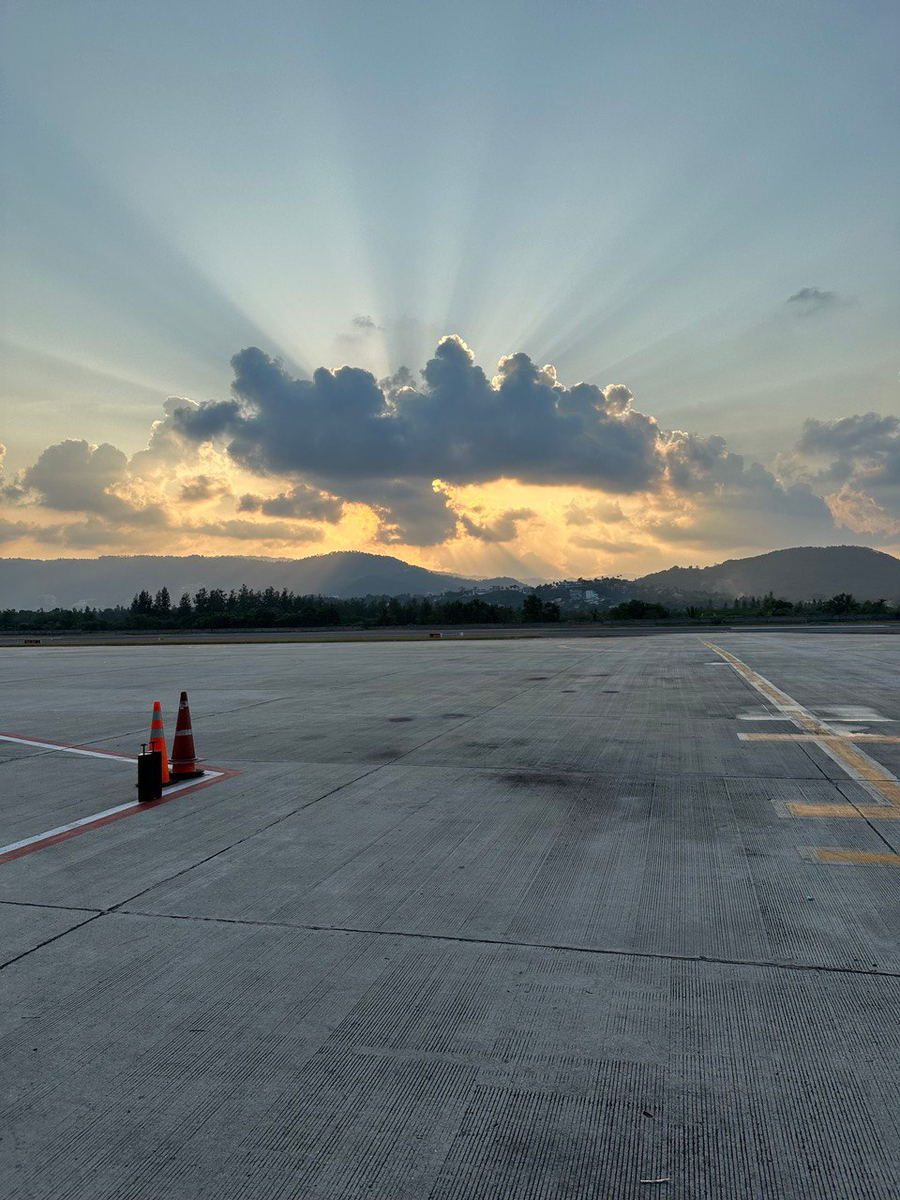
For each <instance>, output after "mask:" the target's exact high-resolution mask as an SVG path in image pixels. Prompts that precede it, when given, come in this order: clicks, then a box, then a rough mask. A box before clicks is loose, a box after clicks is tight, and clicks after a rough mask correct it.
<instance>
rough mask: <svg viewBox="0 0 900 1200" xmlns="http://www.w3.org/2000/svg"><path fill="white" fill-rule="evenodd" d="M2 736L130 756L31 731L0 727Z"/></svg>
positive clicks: (119, 756)
mask: <svg viewBox="0 0 900 1200" xmlns="http://www.w3.org/2000/svg"><path fill="white" fill-rule="evenodd" d="M0 733H2V734H3V736H4V737H11V738H22V740H23V741H25V742H46V744H47V745H48V746H59V747H60V749H61V750H96V751H97V752H98V753H100V754H111V755H113V757H115V758H131V759H133V758H134V757H135V756H134V755H133V754H127V753H126V752H125V751H124V750H103V749H101V747H100V746H85V745H84V744H83V743H82V742H58V741H57V740H56V739H55V738H48V737H42V738H36V737H35V736H34V734H33V733H15V732H14V731H13V730H12V729H0Z"/></svg>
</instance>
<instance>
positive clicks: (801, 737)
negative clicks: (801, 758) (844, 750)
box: [738, 733, 900, 742]
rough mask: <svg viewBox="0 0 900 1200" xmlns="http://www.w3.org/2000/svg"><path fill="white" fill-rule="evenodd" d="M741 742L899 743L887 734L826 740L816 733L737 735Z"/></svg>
mask: <svg viewBox="0 0 900 1200" xmlns="http://www.w3.org/2000/svg"><path fill="white" fill-rule="evenodd" d="M738 737H739V738H740V739H741V741H742V742H823V741H827V740H833V741H841V742H900V737H894V736H893V735H892V734H888V733H838V734H830V735H829V736H828V737H827V738H826V737H825V736H824V735H822V736H820V735H819V734H816V733H739V734H738Z"/></svg>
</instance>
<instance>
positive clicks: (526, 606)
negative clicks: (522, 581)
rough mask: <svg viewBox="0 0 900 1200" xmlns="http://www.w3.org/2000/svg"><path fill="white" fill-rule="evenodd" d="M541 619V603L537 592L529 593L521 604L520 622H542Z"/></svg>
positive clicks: (542, 611)
mask: <svg viewBox="0 0 900 1200" xmlns="http://www.w3.org/2000/svg"><path fill="white" fill-rule="evenodd" d="M557 607H558V606H557ZM543 619H544V603H543V601H542V600H541V598H540V596H539V595H538V594H537V592H529V593H528V595H527V596H526V597H525V599H524V600H523V602H522V620H523V621H525V622H526V623H528V622H531V621H542V620H543Z"/></svg>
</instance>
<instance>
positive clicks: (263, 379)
mask: <svg viewBox="0 0 900 1200" xmlns="http://www.w3.org/2000/svg"><path fill="white" fill-rule="evenodd" d="M232 365H233V367H234V371H235V382H234V385H233V392H234V398H233V399H230V400H221V401H209V402H207V403H205V404H201V405H199V406H195V405H190V406H188V405H185V406H184V407H182V408H177V409H175V411H174V412H173V413H172V414H171V416H170V418H169V420H170V421H171V423H172V427H173V429H174V430H176V431H177V432H178V434H180V435H181V436H182V437H184V438H186V439H188V440H189V441H193V442H197V443H199V442H203V441H208V440H218V439H223V440H224V441H225V443H226V444H227V448H228V453H229V455H230V456H231V457H232V459H233V460H234V461H235V462H236V463H238V464H240V465H241V466H243V467H245V468H248V469H250V470H252V471H255V472H258V473H260V474H263V475H273V476H290V475H303V476H304V477H306V478H308V479H311V480H313V481H314V482H315V483H316V485H317V486H318V487H322V488H325V489H327V490H329V491H332V492H336V493H337V494H339V495H340V496H342V497H344V498H345V499H350V500H359V501H363V502H365V503H367V504H370V505H372V506H373V507H374V508H375V509H376V511H378V512H379V513H380V515H381V516H382V519H383V530H382V540H385V541H388V542H391V541H396V542H401V541H402V542H407V543H419V544H427V543H429V542H434V541H439V540H442V539H443V538H445V537H447V536H450V534H451V531H452V530H453V529H454V528H455V525H456V521H457V518H456V516H455V514H454V513H452V511H451V510H450V509H449V508H448V504H447V499H446V497H445V496H444V495H443V494H442V493H439V492H438V493H436V492H435V491H433V489H432V486H431V484H432V481H433V480H435V479H440V480H443V481H446V482H449V483H454V484H467V483H485V482H489V481H492V480H497V479H500V478H509V479H517V480H520V481H521V482H523V483H533V484H565V485H569V486H580V487H586V488H596V489H600V490H604V491H609V492H616V493H620V494H628V493H635V492H660V491H662V490H664V489H672V490H674V491H676V492H678V493H680V494H685V495H687V494H699V495H701V496H702V495H706V496H710V495H712V494H713V493H714V492H716V491H719V492H722V493H723V494H725V493H727V496H728V503H729V504H731V505H733V506H735V507H738V506H741V505H744V506H747V505H749V507H751V508H754V509H757V510H762V511H764V512H766V513H773V514H783V515H791V516H795V517H798V518H803V519H805V520H807V521H809V520H812V521H813V522H819V523H821V524H822V526H823V528H824V527H827V526H830V525H831V524H832V521H831V514H830V512H829V510H828V508H827V505H826V504H825V503H824V501H823V500H822V499H821V497H819V496H817V495H814V494H813V492H812V491H811V490H810V489H809V487H807V486H806V485H805V484H804V483H795V484H793V485H792V486H790V487H787V488H785V487H782V485H781V484H780V483H779V482H778V481H777V480H776V479H775V477H774V476H773V475H772V474H771V473H770V472H768V471H766V470H764V469H763V468H762V467H760V466H758V465H757V464H750V465H749V466H748V465H746V464H745V462H744V459H743V458H742V457H741V456H740V455H738V454H732V453H730V452H729V451H728V449H727V447H726V445H725V442H724V441H723V440H722V439H721V438H717V437H710V438H704V437H699V436H697V435H694V434H686V433H664V432H663V431H662V430H661V429H660V427H659V424H658V423H657V421H656V420H655V419H654V418H653V417H650V416H647V415H645V414H644V413H641V412H639V411H637V410H636V409H635V408H634V407H633V406H632V395H631V392H630V391H629V390H628V388H626V387H624V386H622V385H621V384H613V385H610V386H608V387H606V388H600V387H597V386H596V385H594V384H588V383H579V384H576V385H575V386H573V387H565V386H564V385H563V384H562V383H560V382H559V380H558V379H557V378H556V374H555V372H554V371H553V369H552V368H550V367H543V368H542V367H539V366H537V365H536V364H535V363H534V362H532V360H531V359H530V358H529V357H528V355H526V354H521V353H520V354H513V355H510V356H509V357H508V358H504V359H501V361H500V364H499V367H498V374H497V375H496V376H495V377H494V378H493V379H489V378H488V377H487V375H486V374H485V372H484V371H483V370H482V368H481V367H480V366H478V365H477V364H476V363H475V361H474V356H473V354H472V352H471V350H470V349H469V348H468V347H467V346H466V345H465V343H464V342H463V341H462V340H461V339H459V338H458V337H446V338H444V339H442V341H441V342H440V344H439V345H438V347H437V350H436V352H435V355H434V357H433V358H432V359H431V360H430V361H429V362H428V364H427V366H426V367H425V369H424V370H423V371H422V372H421V378H420V379H416V378H415V377H414V376H413V375H412V374H411V373H410V372H409V371H408V370H406V369H405V368H404V369H401V371H399V372H398V373H397V375H395V376H394V377H393V378H391V379H387V380H382V381H381V382H380V383H379V381H378V380H376V378H375V376H374V375H372V374H371V373H370V372H368V371H364V370H361V369H359V368H356V367H341V368H340V369H338V370H336V371H330V370H327V369H325V368H320V369H319V370H317V371H316V372H315V374H314V375H313V377H312V379H311V380H304V379H294V378H292V377H291V376H290V375H288V374H287V372H286V371H285V370H284V367H283V366H282V364H281V363H280V362H279V361H278V360H277V359H272V358H270V357H269V356H268V355H266V354H264V353H263V351H261V350H259V349H256V348H250V349H247V350H242V351H241V352H240V353H239V354H237V355H235V357H234V358H233V359H232ZM243 503H244V502H242V504H243ZM249 503H250V502H249V501H248V503H247V506H248V507H249ZM267 503H268V505H269V507H267V508H262V506H261V511H264V512H267V513H268V514H269V515H273V516H275V515H280V516H285V515H289V514H288V513H287V511H286V509H288V508H290V507H291V506H292V504H293V499H292V497H291V496H280V497H277V498H276V500H275V501H269V502H267ZM276 510H280V511H276ZM297 515H307V514H305V513H304V514H300V513H298V514H297ZM529 515H530V514H529ZM522 519H524V514H522V513H520V512H519V511H518V510H512V511H510V512H509V513H505V514H503V516H502V517H501V518H500V520H499V522H495V523H494V525H479V524H478V523H477V522H474V521H471V520H469V521H468V522H467V523H465V528H466V529H467V530H468V532H469V533H471V534H473V535H474V536H476V537H481V538H483V539H484V540H501V539H508V538H511V537H512V536H514V534H515V524H516V522H517V521H518V520H522Z"/></svg>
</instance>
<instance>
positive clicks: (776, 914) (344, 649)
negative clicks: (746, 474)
mask: <svg viewBox="0 0 900 1200" xmlns="http://www.w3.org/2000/svg"><path fill="white" fill-rule="evenodd" d="M898 680H900V642H898V641H896V640H895V639H893V638H886V637H882V636H877V635H865V634H860V633H855V634H853V635H848V636H843V635H841V634H838V633H834V632H831V633H829V634H828V635H827V636H822V637H818V636H815V635H810V634H808V633H807V634H798V635H796V636H795V635H792V634H788V633H784V632H780V633H777V634H767V633H761V632H753V633H748V634H741V633H732V632H728V631H723V632H708V633H703V634H702V635H701V636H696V635H694V634H690V633H684V634H672V635H669V636H666V637H659V638H627V637H620V638H610V639H572V640H570V641H568V642H567V641H566V638H565V634H564V633H563V632H562V631H561V633H560V636H559V637H558V638H555V639H553V638H544V639H535V640H523V641H512V640H510V641H496V642H494V641H483V642H471V641H466V640H459V641H451V640H442V641H433V642H414V643H408V644H403V643H382V644H378V643H360V644H352V643H346V644H342V643H335V644H320V645H317V644H291V645H280V646H279V645H256V646H253V645H248V646H213V645H201V646H178V647H172V646H170V647H165V646H161V647H158V648H157V647H122V648H119V647H106V648H103V647H94V648H71V649H54V648H47V647H39V648H38V647H34V648H27V649H24V648H23V649H12V648H11V649H3V650H2V651H0V733H2V735H3V736H2V738H0V963H2V968H0V994H2V997H3V1003H2V1006H0V1043H2V1049H0V1057H2V1097H3V1099H2V1106H3V1114H2V1121H0V1197H2V1200H51V1198H52V1200H107V1198H116V1200H145V1198H146V1200H151V1198H153V1200H159V1198H165V1197H174V1198H177V1200H208V1198H214V1200H244V1198H245V1197H252V1198H259V1200H280V1198H284V1200H287V1198H294V1197H301V1198H305V1197H311V1198H312V1197H334V1198H341V1200H343V1198H351V1197H367V1198H371V1197H384V1198H385V1200H401V1198H409V1200H429V1198H434V1200H437V1198H441V1200H450V1198H451V1197H452V1198H464V1197H485V1198H493V1197H503V1198H508V1200H527V1198H531V1197H535V1198H537V1197H540V1198H542V1200H551V1198H556V1197H579V1198H580V1197H585V1198H588V1197H590V1198H594V1197H597V1198H601V1197H602V1198H606V1197H611V1198H615V1200H618V1198H619V1197H622V1198H630V1197H635V1198H636V1197H654V1198H655V1197H667V1198H671V1197H679V1198H684V1200H694V1198H697V1197H710V1198H712V1200H732V1198H735V1200H736V1198H738V1197H741V1198H743V1197H754V1198H755V1197H761V1198H793V1197H804V1198H807V1197H808V1198H809V1200H812V1198H813V1197H815V1198H816V1200H820V1198H822V1197H825V1198H829V1200H831V1198H841V1197H853V1198H855V1200H875V1198H880V1197H884V1198H888V1197H890V1198H892V1200H893V1198H896V1197H897V1196H898V1195H900V1121H898V1117H900V1101H898V1086H897V1083H898V1077H900V1057H898V1044H900V1025H898V1014H900V935H898V930H900V919H898V918H900V905H898V895H900V819H898V818H900V784H898V782H897V776H898V775H900V692H898ZM182 688H187V690H188V693H189V696H190V702H191V710H192V714H193V727H194V733H195V739H196V742H197V749H198V753H199V754H200V755H201V756H202V757H203V758H204V759H205V760H206V764H207V765H208V766H209V767H212V768H215V769H216V770H223V771H233V772H237V773H236V774H225V775H222V776H218V777H216V778H214V779H213V780H212V782H210V783H209V784H208V786H205V787H202V788H200V789H199V790H191V789H188V790H186V791H185V792H184V793H183V794H180V795H177V796H173V797H172V798H171V799H170V800H167V801H166V802H164V803H162V804H159V805H155V806H151V807H144V808H139V809H137V811H135V810H134V805H133V802H134V799H135V794H136V793H135V788H134V781H135V777H136V776H135V765H134V763H133V762H131V761H129V758H130V757H131V756H133V755H134V754H135V753H136V752H137V751H138V749H139V747H140V743H141V742H142V741H146V740H147V736H148V733H149V726H150V714H151V709H152V703H153V701H154V700H155V699H160V700H161V701H162V703H163V712H164V716H165V721H166V733H167V735H168V739H169V743H170V744H171V739H172V735H173V733H174V727H175V714H176V708H177V701H178V695H179V692H180V691H181V689H182ZM10 738H17V739H19V740H18V741H12V740H9V739H10ZM57 744H61V746H62V747H63V748H57ZM66 746H69V747H81V748H82V749H85V748H86V749H89V750H92V751H94V752H95V753H96V754H97V755H100V757H94V756H93V755H86V754H81V755H78V754H74V753H72V752H71V751H70V750H69V749H66V748H64V747H66ZM107 755H109V757H106V756H107ZM122 755H125V756H129V757H128V758H123V757H120V756H122ZM122 806H125V807H126V808H127V810H128V811H125V812H119V813H117V814H115V815H114V816H113V817H107V818H104V822H103V823H97V822H96V821H93V820H92V818H93V817H94V816H95V815H96V814H98V813H109V812H110V810H114V809H118V808H121V807H122ZM78 822H81V824H80V825H79V824H77V823H78ZM72 826H74V828H68V831H67V832H66V833H64V834H62V835H61V834H59V833H56V834H54V831H59V830H60V829H66V828H67V827H72ZM50 835H52V836H50ZM10 847H14V848H16V847H17V849H13V850H10V849H9V848H10Z"/></svg>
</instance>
